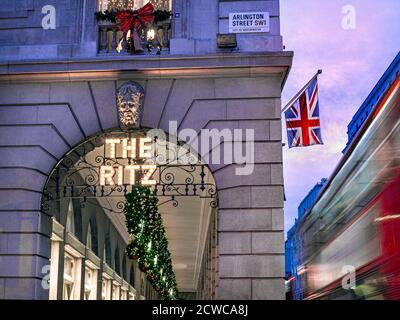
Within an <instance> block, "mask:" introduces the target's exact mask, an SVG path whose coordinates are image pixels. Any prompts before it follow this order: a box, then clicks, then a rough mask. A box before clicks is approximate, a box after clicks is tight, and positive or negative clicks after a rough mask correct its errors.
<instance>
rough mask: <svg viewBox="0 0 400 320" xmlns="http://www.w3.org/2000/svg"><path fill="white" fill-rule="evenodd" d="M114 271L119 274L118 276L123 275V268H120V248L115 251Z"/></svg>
mask: <svg viewBox="0 0 400 320" xmlns="http://www.w3.org/2000/svg"><path fill="white" fill-rule="evenodd" d="M114 270H115V271H116V272H117V274H118V275H121V266H120V262H119V250H118V247H117V248H116V249H115V253H114Z"/></svg>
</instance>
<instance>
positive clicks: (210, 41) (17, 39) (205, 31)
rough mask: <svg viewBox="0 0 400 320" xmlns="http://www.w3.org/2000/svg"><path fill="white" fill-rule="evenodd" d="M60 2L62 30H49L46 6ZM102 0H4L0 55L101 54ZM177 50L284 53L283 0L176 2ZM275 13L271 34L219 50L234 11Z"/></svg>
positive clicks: (11, 57)
mask: <svg viewBox="0 0 400 320" xmlns="http://www.w3.org/2000/svg"><path fill="white" fill-rule="evenodd" d="M47 5H51V6H54V8H55V10H56V28H55V29H54V30H53V29H51V30H44V29H43V28H42V19H43V18H44V17H45V15H46V14H47V11H45V13H42V9H43V7H44V6H47ZM97 10H98V2H97V0H85V1H84V0H4V1H2V3H1V5H0V57H1V58H0V59H1V60H3V59H5V60H20V59H38V58H41V59H66V58H82V57H96V55H97V52H98V43H99V29H98V27H97V21H96V19H95V16H94V12H96V11H97ZM172 11H173V13H174V14H176V15H175V16H174V18H173V20H172V24H173V29H172V30H173V31H172V40H171V49H170V53H171V54H210V53H217V52H232V51H233V52H264V51H281V50H282V37H281V35H280V22H279V0H266V1H258V0H257V1H238V0H232V1H225V0H196V1H194V0H192V1H191V0H174V1H172ZM249 11H250V12H251V11H268V12H270V26H271V28H270V29H271V30H270V32H269V33H259V34H238V35H237V43H238V46H237V47H236V48H233V49H219V48H218V47H217V45H216V38H217V34H218V33H221V34H226V33H228V14H229V12H249Z"/></svg>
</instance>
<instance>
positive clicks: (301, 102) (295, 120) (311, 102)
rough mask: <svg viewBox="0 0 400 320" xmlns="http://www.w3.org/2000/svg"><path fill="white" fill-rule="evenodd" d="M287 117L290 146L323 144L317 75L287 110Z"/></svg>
mask: <svg viewBox="0 0 400 320" xmlns="http://www.w3.org/2000/svg"><path fill="white" fill-rule="evenodd" d="M285 118H286V128H287V136H288V144H289V148H293V147H307V146H312V145H316V144H323V141H322V136H321V125H320V119H319V103H318V81H317V77H315V78H314V79H313V80H312V81H311V82H310V85H309V86H308V87H307V88H306V89H305V90H304V91H303V92H302V93H301V94H300V96H299V98H298V99H297V100H296V101H295V102H294V103H293V104H292V105H291V106H290V107H289V108H288V109H287V110H286V111H285Z"/></svg>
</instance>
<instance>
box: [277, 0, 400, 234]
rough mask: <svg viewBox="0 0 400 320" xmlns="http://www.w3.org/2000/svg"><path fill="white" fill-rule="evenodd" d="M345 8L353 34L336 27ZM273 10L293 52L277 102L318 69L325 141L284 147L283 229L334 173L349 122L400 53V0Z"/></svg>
mask: <svg viewBox="0 0 400 320" xmlns="http://www.w3.org/2000/svg"><path fill="white" fill-rule="evenodd" d="M346 5H351V6H353V7H354V9H355V14H356V16H355V17H356V20H355V23H356V25H355V29H348V30H346V29H344V28H343V27H342V19H343V18H344V17H345V16H346V14H343V13H342V9H343V7H344V6H346ZM280 7H281V33H282V35H283V43H284V45H285V46H286V50H291V51H294V61H293V66H292V70H291V72H290V75H289V78H288V81H287V83H286V87H285V89H284V92H283V97H282V104H283V105H285V104H286V103H287V102H288V101H289V100H290V99H291V98H292V96H293V95H295V94H296V93H297V91H298V90H299V89H301V87H302V86H303V85H304V84H305V83H306V82H307V81H308V80H309V79H310V78H311V77H312V75H313V74H315V72H316V71H317V69H323V74H322V75H320V76H319V101H320V104H319V105H320V114H321V123H322V138H323V140H324V143H325V144H324V145H323V146H312V147H308V148H293V149H290V150H289V149H288V148H287V146H285V147H284V149H283V157H284V179H285V194H286V202H285V230H286V231H287V230H288V229H289V228H290V227H291V226H292V225H293V223H294V219H295V217H297V206H298V205H299V203H300V202H301V200H302V199H303V198H304V197H305V196H306V195H307V193H308V191H309V190H310V189H311V188H312V187H313V186H314V185H315V183H317V182H318V181H319V180H320V179H321V178H323V177H327V178H328V177H329V176H330V175H331V173H332V172H333V170H334V168H335V166H336V164H337V163H338V162H339V159H340V157H341V156H342V153H341V151H342V149H343V148H344V147H345V145H346V142H347V125H348V123H349V122H350V120H351V118H352V116H353V115H354V113H355V112H356V110H357V109H358V108H359V107H360V105H361V104H362V103H363V101H364V100H365V98H366V97H367V96H368V94H369V93H370V91H371V90H372V88H373V87H374V85H375V84H376V82H377V81H378V80H379V78H380V77H381V76H382V74H383V73H384V71H385V70H386V68H387V67H388V66H389V64H390V62H391V61H392V60H393V59H394V57H395V56H396V54H397V53H398V52H399V50H400V0H380V1H376V0H330V1H321V0H281V1H280ZM347 12H348V11H346V13H347ZM284 130H285V126H284ZM283 137H284V139H286V131H284V134H283ZM285 142H286V143H287V141H285Z"/></svg>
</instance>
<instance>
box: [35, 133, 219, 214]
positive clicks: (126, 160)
mask: <svg viewBox="0 0 400 320" xmlns="http://www.w3.org/2000/svg"><path fill="white" fill-rule="evenodd" d="M143 137H145V132H144V131H136V132H111V133H106V134H103V135H100V136H96V137H93V138H92V139H90V140H88V141H87V142H85V143H83V144H81V145H79V146H77V147H76V148H75V149H73V150H71V151H70V152H69V153H68V154H66V155H65V156H64V158H63V159H61V160H60V161H59V163H58V165H57V166H56V167H55V169H54V170H53V172H52V174H51V175H50V177H49V179H48V181H47V183H46V188H45V190H44V192H43V197H42V210H44V211H49V210H50V203H51V202H52V201H57V200H60V199H63V198H71V199H80V200H81V203H82V206H84V205H85V203H91V204H93V205H96V206H100V207H102V208H103V209H105V210H108V211H110V212H115V213H120V212H123V210H124V205H125V195H126V194H128V193H129V192H130V191H131V190H132V188H133V187H134V186H135V185H136V184H132V183H131V182H132V180H130V181H129V178H132V176H131V175H132V171H130V170H132V168H133V167H137V170H136V171H135V179H136V180H135V181H137V184H141V183H142V182H141V181H142V178H143V177H144V176H146V175H147V176H148V175H149V172H148V171H146V169H143V168H146V165H145V164H147V163H153V164H155V166H154V167H155V170H154V172H152V174H151V177H147V178H150V179H152V181H155V183H154V184H152V185H149V186H150V187H151V188H153V190H154V191H155V194H156V196H157V197H158V198H159V199H160V202H159V205H163V204H167V203H170V204H172V205H173V206H175V207H176V206H178V205H179V201H178V199H179V198H180V197H199V198H204V199H209V203H210V205H211V206H213V207H216V206H217V205H218V199H217V190H216V186H215V184H214V183H213V180H212V179H211V177H210V174H209V169H208V167H207V166H206V165H205V164H204V163H201V162H200V161H198V160H197V159H196V157H194V156H193V155H192V154H190V153H189V152H188V151H186V150H184V149H182V148H183V147H181V146H176V145H172V144H170V143H168V142H165V141H164V142H162V141H160V143H157V137H154V138H152V139H151V140H152V142H153V145H154V146H155V147H154V148H153V149H152V150H151V158H150V159H142V158H140V157H136V156H135V154H134V152H135V151H134V149H135V148H136V149H137V148H139V146H138V145H139V144H140V143H139V142H138V143H136V144H134V142H133V141H134V140H133V139H138V138H143ZM110 141H111V144H112V143H113V141H114V144H117V142H115V141H120V143H119V144H118V147H116V146H115V145H114V146H112V145H111V144H109V145H107V142H108V143H110ZM128 141H131V145H128ZM108 147H109V148H111V149H112V151H111V152H113V153H112V154H113V156H112V157H111V156H110V150H109V149H108V150H107V148H108ZM127 149H129V150H130V152H131V154H130V156H128V153H127V151H126V150H127ZM116 151H118V152H119V153H121V152H122V156H121V154H118V152H116ZM179 157H181V158H182V157H184V158H185V159H181V158H179ZM180 160H185V161H180ZM181 162H182V163H185V164H182V163H181ZM160 163H161V164H160ZM102 167H107V168H112V172H111V173H110V174H109V180H110V181H109V183H105V182H104V177H102V176H101V168H102ZM114 169H115V170H114ZM122 173H124V176H118V175H119V174H122ZM105 199H109V200H110V201H105Z"/></svg>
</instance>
